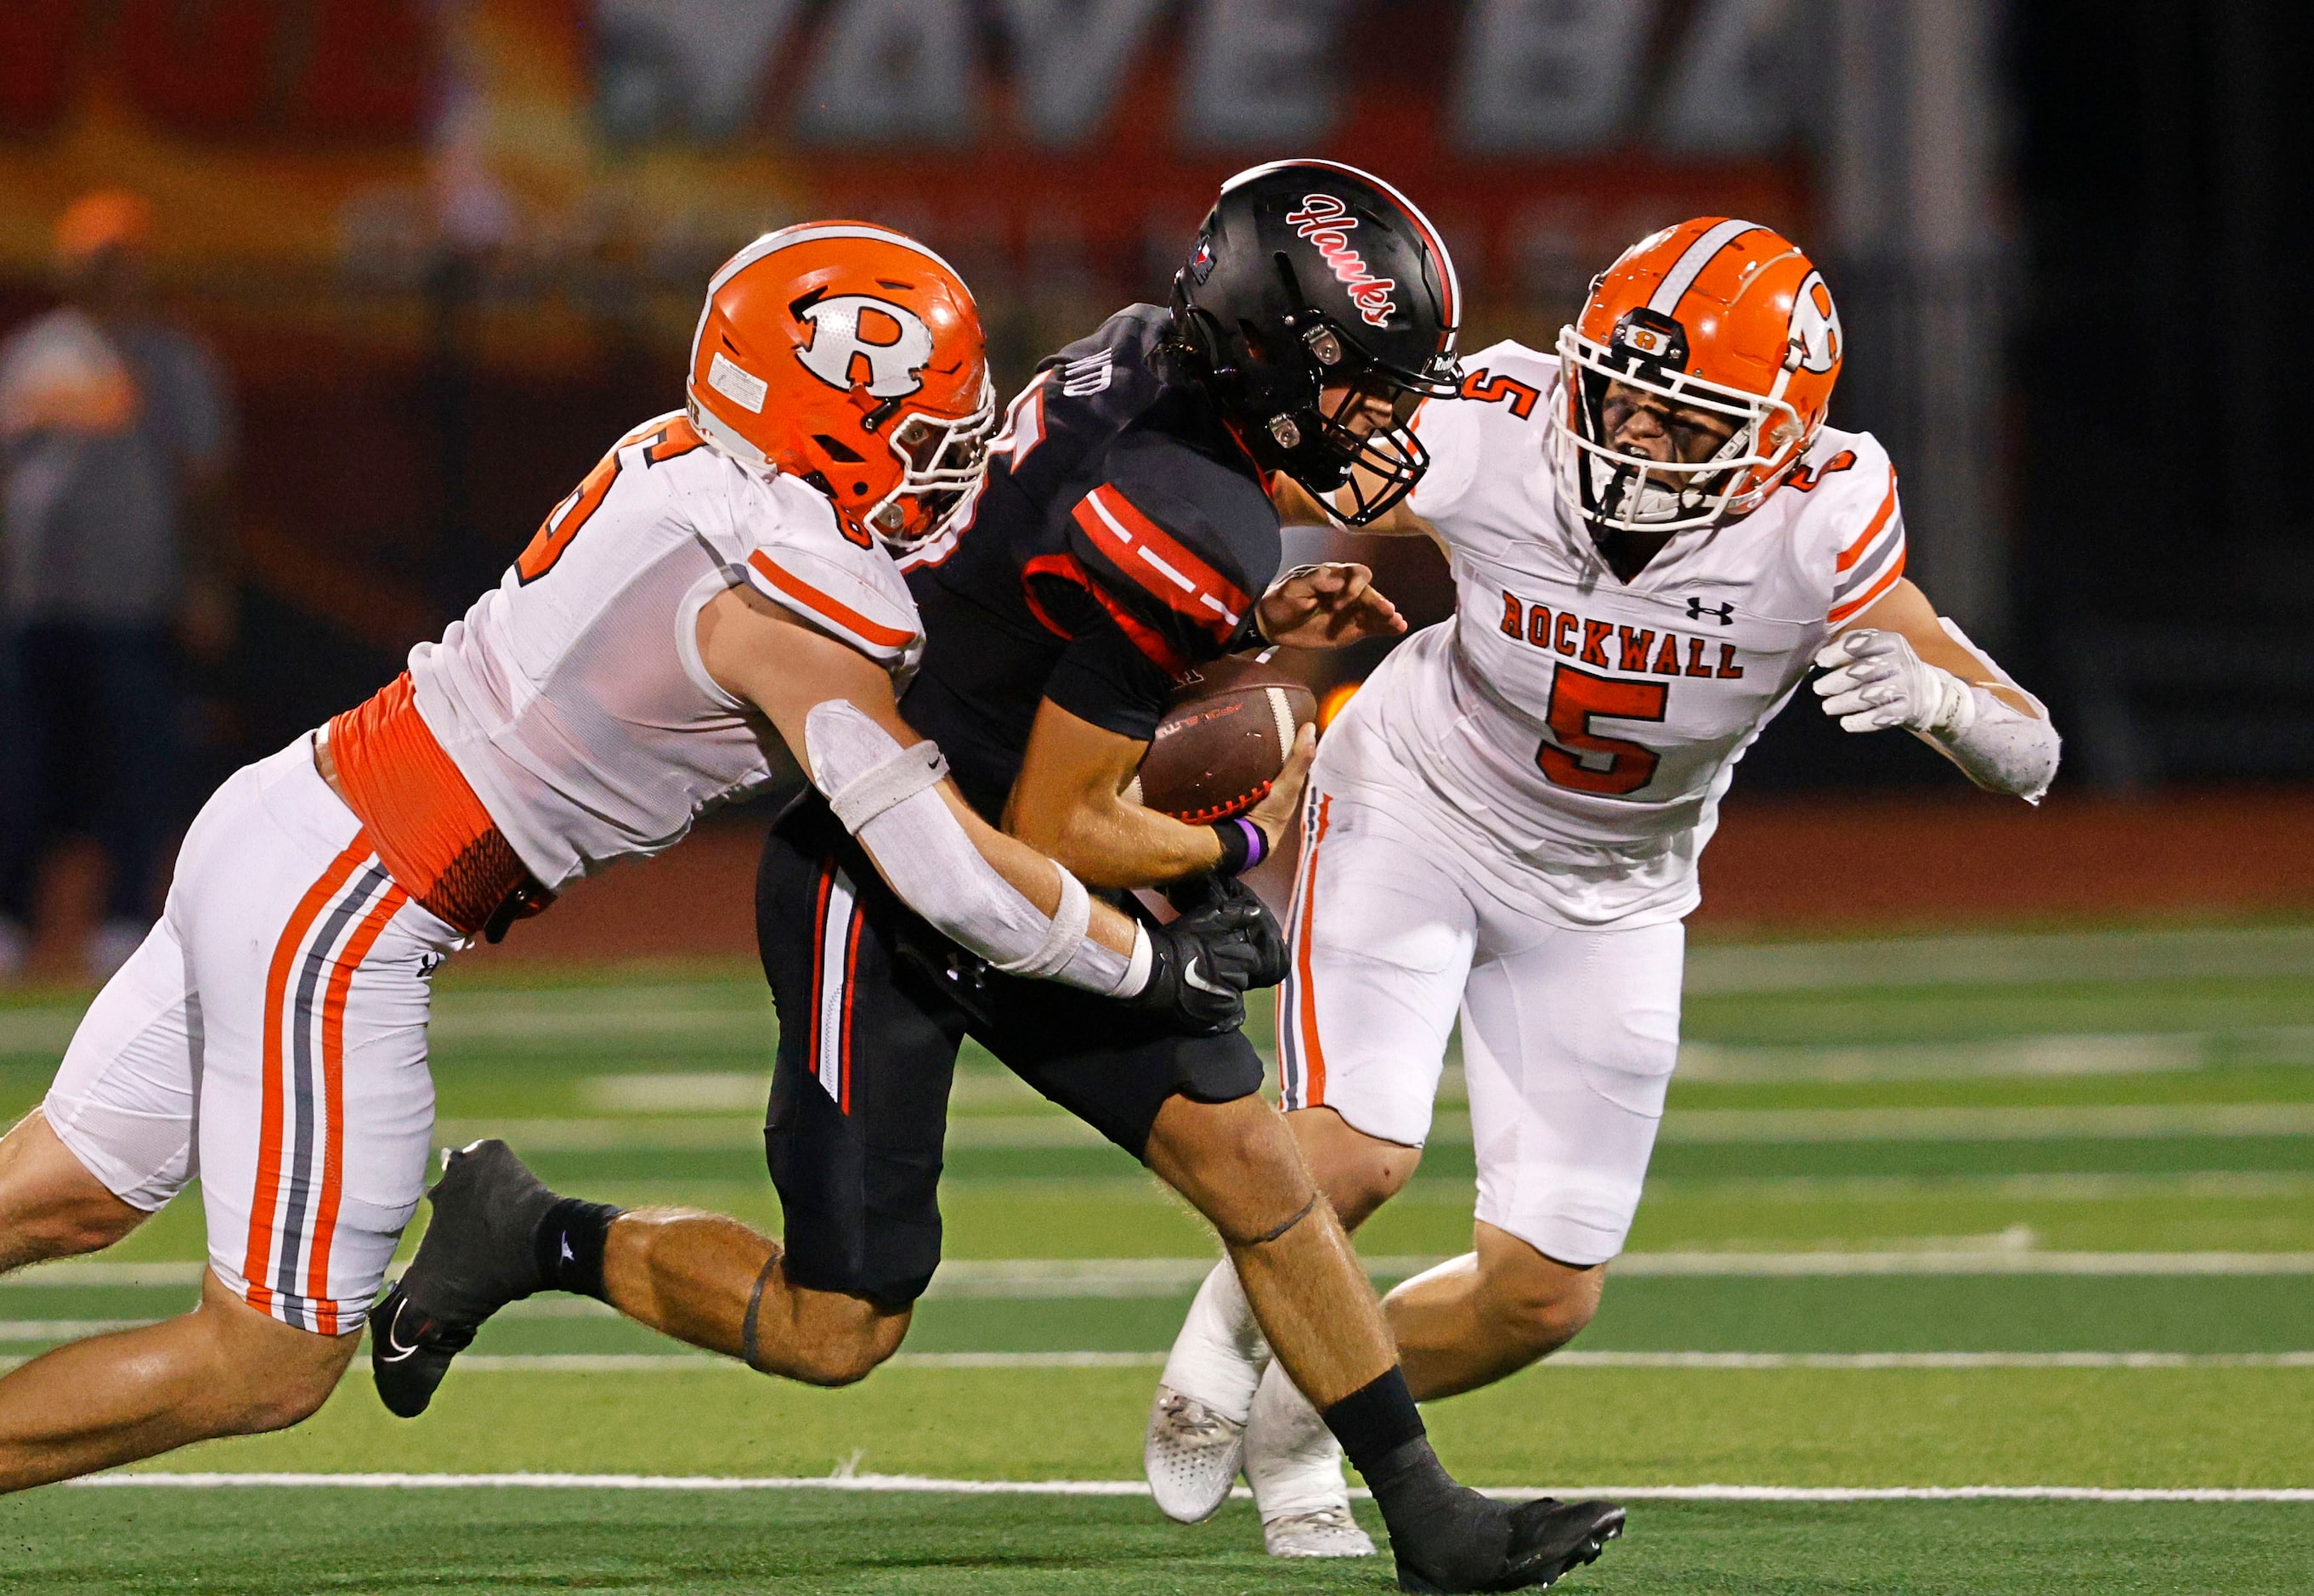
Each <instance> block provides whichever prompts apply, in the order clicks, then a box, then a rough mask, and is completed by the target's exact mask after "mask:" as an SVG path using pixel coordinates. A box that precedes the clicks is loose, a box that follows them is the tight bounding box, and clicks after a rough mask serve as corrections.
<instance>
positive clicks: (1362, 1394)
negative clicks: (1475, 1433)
mask: <svg viewBox="0 0 2314 1596" xmlns="http://www.w3.org/2000/svg"><path fill="white" fill-rule="evenodd" d="M1318 1416H1319V1417H1320V1418H1321V1419H1323V1420H1325V1421H1326V1428H1328V1429H1329V1430H1331V1431H1332V1432H1333V1433H1334V1438H1335V1439H1336V1440H1337V1441H1339V1442H1341V1443H1342V1450H1343V1451H1346V1452H1347V1453H1348V1454H1349V1455H1350V1466H1351V1467H1352V1468H1356V1470H1357V1471H1358V1473H1359V1475H1360V1476H1362V1477H1364V1478H1365V1482H1366V1484H1367V1485H1368V1486H1370V1487H1372V1488H1373V1489H1375V1490H1377V1491H1378V1490H1380V1489H1382V1486H1385V1485H1386V1484H1388V1483H1389V1480H1388V1477H1389V1476H1390V1475H1391V1474H1393V1473H1395V1472H1397V1471H1398V1468H1401V1467H1403V1464H1404V1459H1403V1457H1402V1456H1401V1455H1400V1454H1403V1453H1404V1451H1405V1450H1406V1448H1407V1445H1408V1443H1409V1442H1423V1443H1424V1444H1423V1445H1422V1446H1421V1447H1420V1448H1419V1449H1418V1450H1419V1451H1421V1452H1423V1453H1427V1452H1428V1451H1429V1450H1430V1448H1429V1445H1428V1442H1427V1439H1426V1437H1427V1432H1426V1431H1425V1430H1424V1429H1423V1425H1422V1415H1421V1412H1420V1411H1419V1410H1418V1409H1417V1408H1416V1406H1414V1397H1413V1394H1412V1393H1411V1392H1409V1390H1408V1389H1406V1374H1405V1371H1403V1370H1401V1369H1400V1367H1399V1366H1398V1365H1397V1364H1395V1363H1392V1364H1391V1366H1390V1367H1389V1368H1388V1369H1387V1370H1385V1371H1382V1373H1380V1374H1378V1375H1376V1376H1374V1378H1373V1379H1372V1380H1368V1381H1366V1383H1365V1384H1364V1385H1362V1386H1360V1387H1359V1388H1358V1389H1356V1390H1355V1391H1352V1392H1351V1393H1350V1394H1349V1395H1348V1396H1347V1397H1345V1398H1342V1399H1341V1400H1340V1401H1339V1402H1337V1403H1335V1404H1334V1405H1333V1406H1330V1407H1329V1408H1327V1409H1326V1410H1325V1411H1324V1412H1323V1413H1321V1414H1320V1415H1318ZM1377 1475H1379V1476H1382V1477H1381V1478H1377V1477H1376V1476H1377Z"/></svg>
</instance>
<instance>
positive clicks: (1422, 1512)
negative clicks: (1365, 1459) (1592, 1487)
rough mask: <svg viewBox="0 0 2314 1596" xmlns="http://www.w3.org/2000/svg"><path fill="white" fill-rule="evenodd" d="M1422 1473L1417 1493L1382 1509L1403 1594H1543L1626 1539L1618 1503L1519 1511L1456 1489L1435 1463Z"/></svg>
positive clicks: (1397, 1494)
mask: <svg viewBox="0 0 2314 1596" xmlns="http://www.w3.org/2000/svg"><path fill="white" fill-rule="evenodd" d="M1422 1472H1423V1474H1424V1475H1426V1478H1424V1479H1422V1480H1421V1481H1420V1482H1419V1483H1418V1484H1417V1485H1416V1486H1415V1488H1414V1489H1412V1490H1410V1491H1409V1490H1394V1491H1393V1492H1392V1493H1391V1495H1392V1497H1393V1498H1394V1499H1393V1500H1391V1501H1389V1502H1379V1501H1378V1505H1380V1506H1382V1518H1383V1521H1384V1522H1385V1523H1387V1524H1388V1525H1389V1527H1390V1550H1391V1557H1392V1558H1393V1559H1394V1560H1395V1561H1396V1563H1397V1565H1398V1588H1399V1589H1400V1590H1401V1591H1415V1592H1422V1593H1423V1596H1441V1593H1443V1592H1462V1591H1530V1590H1541V1589H1543V1588H1544V1587H1546V1586H1549V1585H1550V1584H1553V1583H1557V1582H1558V1580H1559V1576H1560V1575H1562V1574H1566V1573H1568V1571H1569V1570H1571V1569H1576V1568H1580V1567H1582V1566H1583V1565H1585V1564H1586V1563H1591V1562H1594V1561H1595V1560H1597V1558H1598V1556H1599V1553H1600V1552H1601V1550H1602V1549H1603V1548H1605V1546H1606V1544H1607V1543H1608V1542H1609V1541H1611V1540H1613V1539H1617V1538H1618V1537H1619V1536H1621V1534H1622V1533H1623V1510H1622V1509H1621V1507H1618V1506H1617V1505H1616V1504H1615V1503H1612V1502H1576V1503H1565V1502H1558V1501H1554V1500H1552V1499H1551V1498H1550V1497H1548V1496H1546V1497H1543V1498H1541V1500H1539V1501H1534V1502H1526V1503H1518V1504H1516V1505H1513V1504H1512V1503H1506V1502H1497V1501H1495V1500H1494V1499H1493V1498H1492V1497H1489V1496H1485V1495H1480V1494H1479V1492H1477V1491H1473V1490H1471V1488H1470V1487H1469V1486H1462V1485H1458V1484H1456V1483H1455V1482H1454V1481H1453V1479H1452V1478H1451V1477H1448V1476H1447V1474H1446V1472H1445V1471H1444V1469H1442V1468H1437V1466H1436V1464H1435V1461H1434V1462H1432V1463H1431V1464H1430V1466H1429V1467H1428V1468H1426V1469H1424V1470H1423V1471H1422Z"/></svg>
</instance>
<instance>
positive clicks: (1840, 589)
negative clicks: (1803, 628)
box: [1825, 466, 1904, 626]
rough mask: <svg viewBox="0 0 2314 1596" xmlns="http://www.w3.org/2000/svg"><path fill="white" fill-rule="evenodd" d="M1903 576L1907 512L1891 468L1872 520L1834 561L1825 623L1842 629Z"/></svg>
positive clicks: (1842, 546) (1844, 547)
mask: <svg viewBox="0 0 2314 1596" xmlns="http://www.w3.org/2000/svg"><path fill="white" fill-rule="evenodd" d="M1867 502H1872V501H1869V500H1868V501H1867ZM1903 574H1904V512H1903V509H1902V508H1901V507H1899V506H1898V504H1897V502H1896V470H1895V467H1894V466H1891V467H1889V468H1888V478H1887V486H1886V490H1885V491H1884V492H1883V493H1882V494H1881V495H1880V498H1879V499H1878V501H1877V505H1876V507H1875V508H1874V509H1873V512H1872V516H1871V518H1870V519H1869V520H1868V521H1866V522H1865V524H1864V525H1863V526H1862V527H1861V528H1860V529H1859V530H1858V532H1857V533H1856V534H1855V535H1854V536H1853V537H1851V538H1850V539H1848V540H1847V541H1846V542H1844V543H1843V544H1842V545H1841V551H1840V553H1839V555H1838V556H1837V558H1836V559H1835V560H1833V585H1832V609H1831V613H1829V614H1828V615H1827V616H1826V617H1825V619H1826V620H1828V621H1830V622H1832V624H1833V625H1834V626H1839V625H1841V624H1842V623H1844V622H1848V621H1850V620H1851V619H1853V618H1854V617H1856V616H1858V615H1860V614H1862V613H1864V612H1865V611H1866V610H1867V609H1868V608H1869V607H1870V606H1871V605H1873V604H1877V603H1878V602H1879V600H1880V598H1881V597H1882V596H1883V595H1885V594H1886V593H1887V591H1888V589H1890V588H1891V587H1894V586H1895V585H1896V582H1897V579H1898V578H1901V577H1902V576H1903Z"/></svg>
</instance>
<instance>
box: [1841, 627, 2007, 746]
mask: <svg viewBox="0 0 2314 1596" xmlns="http://www.w3.org/2000/svg"><path fill="white" fill-rule="evenodd" d="M1815 663H1816V664H1817V665H1818V666H1821V667H1822V668H1823V670H1824V675H1821V676H1818V677H1817V678H1816V679H1815V690H1816V692H1817V694H1818V696H1820V697H1821V698H1822V699H1823V700H1824V713H1825V714H1827V715H1829V716H1831V717H1832V718H1833V719H1835V720H1837V721H1839V722H1840V724H1841V729H1842V730H1844V731H1888V730H1891V729H1893V728H1894V727H1900V726H1901V727H1904V728H1906V729H1907V730H1910V731H1916V732H1922V733H1925V734H1926V735H1928V736H1933V737H1936V738H1939V740H1945V741H1949V740H1950V739H1951V738H1954V737H1956V736H1959V735H1960V734H1961V733H1963V732H1965V731H1966V730H1967V729H1968V728H1969V727H1970V725H1971V724H1972V723H1973V722H1974V720H1975V719H1976V695H1975V694H1974V692H1970V691H1969V684H1968V683H1965V682H1964V681H1962V680H1961V679H1960V678H1959V677H1958V676H1956V675H1953V674H1952V673H1951V672H1950V671H1947V670H1943V669H1940V668H1939V667H1938V666H1933V665H1930V664H1929V662H1928V661H1926V660H1924V659H1922V658H1921V657H1920V656H1919V655H1918V654H1915V653H1914V652H1912V644H1911V643H1910V642H1908V641H1906V640H1905V639H1904V638H1903V635H1902V634H1901V633H1897V632H1893V631H1878V630H1874V629H1872V628H1870V627H1859V628H1858V629H1857V630H1854V631H1844V632H1842V633H1841V634H1840V636H1838V637H1836V638H1834V639H1832V641H1831V642H1829V643H1827V644H1825V645H1824V648H1821V649H1819V650H1818V651H1817V653H1816V657H1815Z"/></svg>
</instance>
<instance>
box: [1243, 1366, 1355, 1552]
mask: <svg viewBox="0 0 2314 1596" xmlns="http://www.w3.org/2000/svg"><path fill="white" fill-rule="evenodd" d="M1245 1477H1246V1482H1247V1483H1248V1484H1250V1486H1253V1501H1254V1505H1255V1506H1257V1507H1259V1509H1260V1510H1261V1521H1262V1522H1263V1523H1265V1524H1274V1523H1276V1521H1278V1520H1280V1519H1284V1518H1291V1517H1292V1516H1294V1514H1295V1513H1304V1512H1316V1511H1317V1510H1318V1509H1320V1508H1321V1507H1347V1506H1348V1505H1349V1503H1350V1487H1349V1482H1348V1481H1347V1480H1346V1479H1344V1478H1343V1477H1342V1443H1341V1442H1338V1441H1337V1440H1335V1439H1334V1433H1333V1432H1332V1431H1331V1430H1329V1429H1327V1428H1326V1421H1325V1420H1323V1419H1321V1418H1320V1417H1319V1416H1318V1410H1317V1409H1316V1408H1314V1407H1312V1406H1310V1399H1309V1398H1307V1397H1304V1396H1303V1394H1302V1392H1301V1390H1300V1389H1298V1388H1297V1387H1296V1386H1295V1385H1294V1381H1293V1380H1291V1379H1289V1378H1288V1377H1287V1376H1286V1373H1285V1365H1284V1364H1283V1363H1275V1362H1273V1363H1272V1364H1270V1366H1269V1371H1268V1372H1267V1374H1265V1375H1263V1376H1262V1378H1261V1389H1260V1390H1259V1391H1258V1392H1257V1393H1255V1396H1254V1398H1253V1415H1252V1417H1251V1419H1250V1421H1249V1422H1248V1423H1247V1424H1246V1428H1245Z"/></svg>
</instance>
